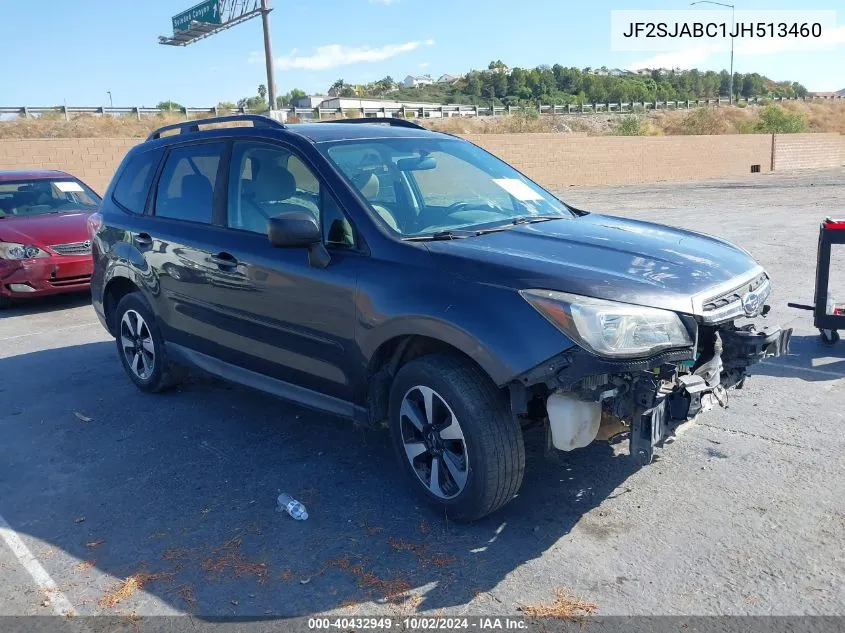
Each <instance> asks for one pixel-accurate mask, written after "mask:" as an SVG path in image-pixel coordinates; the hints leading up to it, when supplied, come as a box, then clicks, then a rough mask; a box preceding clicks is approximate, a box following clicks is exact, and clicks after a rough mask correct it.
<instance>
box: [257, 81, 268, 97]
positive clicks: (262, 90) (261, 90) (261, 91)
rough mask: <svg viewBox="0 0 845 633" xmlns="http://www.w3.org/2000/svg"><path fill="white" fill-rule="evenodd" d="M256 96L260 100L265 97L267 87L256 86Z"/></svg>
mask: <svg viewBox="0 0 845 633" xmlns="http://www.w3.org/2000/svg"><path fill="white" fill-rule="evenodd" d="M258 96H259V97H261V98H262V99H265V98H266V97H267V86H265V85H264V84H258Z"/></svg>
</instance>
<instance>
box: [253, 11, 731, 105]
mask: <svg viewBox="0 0 845 633" xmlns="http://www.w3.org/2000/svg"><path fill="white" fill-rule="evenodd" d="M269 5H270V0H261V22H262V24H263V25H264V57H265V60H266V62H267V97H268V98H269V100H270V109H271V110H275V109H276V80H275V79H274V78H273V45H272V44H271V42H270V11H272V9H271V8H270V6H269ZM731 80H733V74H731Z"/></svg>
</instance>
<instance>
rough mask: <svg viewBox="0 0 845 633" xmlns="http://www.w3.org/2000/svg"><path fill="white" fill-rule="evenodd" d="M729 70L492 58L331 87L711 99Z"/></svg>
mask: <svg viewBox="0 0 845 633" xmlns="http://www.w3.org/2000/svg"><path fill="white" fill-rule="evenodd" d="M730 79H731V77H730V73H728V71H726V70H723V71H721V72H715V71H712V70H709V71H700V70H695V69H693V70H667V69H653V70H651V69H644V70H640V71H637V72H632V71H622V70H619V69H607V68H604V67H602V68H599V69H592V68H584V69H579V68H574V67H568V68H567V67H564V66H562V65H560V64H555V65H554V66H538V67H536V68H531V69H524V68H508V66H507V65H505V64H504V63H503V62H501V61H495V62H490V64H489V67H488V69H487V70H481V71H471V72H469V73H467V74H466V75H464V76H462V77H460V78H458V79H457V80H456V81H454V82H452V83H435V84H433V85H423V86H417V87H414V88H405V87H402V85H401V84H398V85H397V83H396V82H394V81H393V79H392V78H391V77H385V78H383V79H380V80H379V81H374V82H371V83H369V84H366V85H350V84H347V83H346V82H344V81H343V80H342V79H338V80H337V81H336V82H335V83H334V84H333V85H332V86H331V89H330V91H331V92H332V93H333V94H340V95H341V96H350V97H351V96H361V97H376V98H389V99H393V100H407V101H428V102H433V103H463V104H470V105H515V106H518V105H534V106H536V104H537V103H544V104H567V103H580V102H587V103H592V102H599V103H605V102H608V101H610V102H614V103H618V102H620V101H623V102H628V101H654V100H655V99H657V100H659V101H665V100H670V101H672V100H676V99H680V100H687V99H690V100H694V99H706V98H709V99H713V98H716V97H719V96H720V95H721V96H723V97H724V96H727V95H728V94H729V93H730ZM733 84H734V93H735V94H736V95H737V96H740V97H745V98H748V97H803V96H806V95H807V94H808V91H807V89H806V88H805V87H804V86H802V85H801V84H800V83H798V82H793V81H775V80H773V79H770V78H769V77H766V76H764V75H760V74H759V73H745V74H742V73H734V82H733Z"/></svg>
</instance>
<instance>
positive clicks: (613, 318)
mask: <svg viewBox="0 0 845 633" xmlns="http://www.w3.org/2000/svg"><path fill="white" fill-rule="evenodd" d="M519 294H520V295H522V298H523V299H525V300H526V301H528V303H530V304H531V305H532V306H533V307H534V308H536V309H537V311H538V312H540V314H542V315H543V316H544V317H546V318H547V319H548V320H549V321H551V323H552V324H553V325H555V326H556V327H557V328H558V329H559V330H560V331H562V332H563V333H564V334H566V335H567V336H568V337H569V338H571V339H572V340H573V341H575V343H577V344H578V345H580V346H581V347H583V348H584V349H586V350H587V351H589V352H592V353H594V354H597V355H599V356H605V357H610V358H639V357H644V356H651V355H652V354H656V353H657V352H660V351H662V350H665V349H670V348H678V347H689V346H690V345H692V344H693V341H692V338H691V337H690V334H689V332H688V331H687V329H686V327H684V324H683V323H682V322H681V319H680V317H679V316H678V315H677V314H675V313H674V312H670V311H669V310H659V309H657V308H647V307H643V306H637V305H631V304H628V303H618V302H616V301H606V300H604V299H594V298H592V297H582V296H579V295H574V294H569V293H567V292H557V291H554V290H520V291H519Z"/></svg>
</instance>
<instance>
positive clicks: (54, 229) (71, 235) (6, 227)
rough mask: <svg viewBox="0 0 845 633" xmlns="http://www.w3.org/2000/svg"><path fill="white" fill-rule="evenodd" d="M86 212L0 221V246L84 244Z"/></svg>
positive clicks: (22, 217)
mask: <svg viewBox="0 0 845 633" xmlns="http://www.w3.org/2000/svg"><path fill="white" fill-rule="evenodd" d="M91 213H92V212H89V211H72V212H69V213H48V214H43V215H30V216H19V217H16V216H11V215H7V216H6V217H4V218H0V242H17V243H18V244H32V245H33V246H39V247H44V246H51V245H53V244H67V243H69V242H84V241H85V240H87V239H89V237H88V216H90V215H91Z"/></svg>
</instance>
